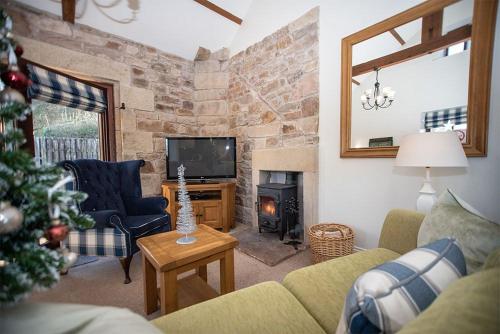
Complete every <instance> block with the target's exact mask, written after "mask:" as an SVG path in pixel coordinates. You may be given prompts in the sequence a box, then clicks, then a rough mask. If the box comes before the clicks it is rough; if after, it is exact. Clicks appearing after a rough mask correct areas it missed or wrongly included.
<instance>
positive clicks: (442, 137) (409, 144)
mask: <svg viewBox="0 0 500 334" xmlns="http://www.w3.org/2000/svg"><path fill="white" fill-rule="evenodd" d="M468 165H469V164H468V162H467V158H466V157H465V152H464V149H463V147H462V143H460V140H459V139H458V136H457V134H456V133H455V132H452V131H448V132H424V133H415V134H411V135H408V136H406V137H404V138H403V139H401V143H400V145H399V151H398V155H397V156H396V166H401V167H467V166H468Z"/></svg>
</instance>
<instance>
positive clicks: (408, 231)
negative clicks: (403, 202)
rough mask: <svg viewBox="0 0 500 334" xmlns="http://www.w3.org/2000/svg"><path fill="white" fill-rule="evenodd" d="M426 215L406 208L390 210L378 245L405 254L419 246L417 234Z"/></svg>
mask: <svg viewBox="0 0 500 334" xmlns="http://www.w3.org/2000/svg"><path fill="white" fill-rule="evenodd" d="M424 217H425V215H424V214H423V213H420V212H416V211H412V210H404V209H394V210H391V211H389V213H388V214H387V216H386V217H385V221H384V226H383V227H382V232H381V233H380V240H379V243H378V246H379V247H380V248H386V249H390V250H392V251H394V252H397V253H399V254H404V253H407V252H409V251H411V250H412V249H415V248H416V247H417V236H418V230H419V229H420V225H421V224H422V221H423V220H424Z"/></svg>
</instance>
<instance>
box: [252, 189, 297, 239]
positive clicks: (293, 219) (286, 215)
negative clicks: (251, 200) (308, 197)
mask: <svg viewBox="0 0 500 334" xmlns="http://www.w3.org/2000/svg"><path fill="white" fill-rule="evenodd" d="M255 204H256V209H257V216H258V224H259V233H262V231H266V232H278V233H279V237H280V240H283V237H284V236H285V234H286V233H289V234H290V237H291V238H292V239H295V238H297V237H298V235H296V228H295V226H296V225H297V223H298V201H297V186H296V185H295V184H281V183H266V184H259V185H258V186H257V202H256V203H255Z"/></svg>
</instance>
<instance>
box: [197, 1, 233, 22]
mask: <svg viewBox="0 0 500 334" xmlns="http://www.w3.org/2000/svg"><path fill="white" fill-rule="evenodd" d="M194 1H195V2H197V3H199V4H200V5H202V6H205V7H207V8H208V9H210V10H211V11H214V12H216V13H217V14H219V15H221V16H224V17H225V18H226V19H228V20H231V21H233V22H234V23H236V24H241V22H243V20H242V19H241V18H239V17H238V16H236V15H233V14H231V13H230V12H228V11H227V10H225V9H224V8H221V7H219V6H217V5H216V4H214V3H212V2H210V1H208V0H194Z"/></svg>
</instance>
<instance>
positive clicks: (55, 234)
mask: <svg viewBox="0 0 500 334" xmlns="http://www.w3.org/2000/svg"><path fill="white" fill-rule="evenodd" d="M68 232H69V229H68V226H66V225H55V226H51V227H50V228H49V229H48V230H47V239H49V241H63V240H64V239H66V237H67V236H68Z"/></svg>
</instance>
